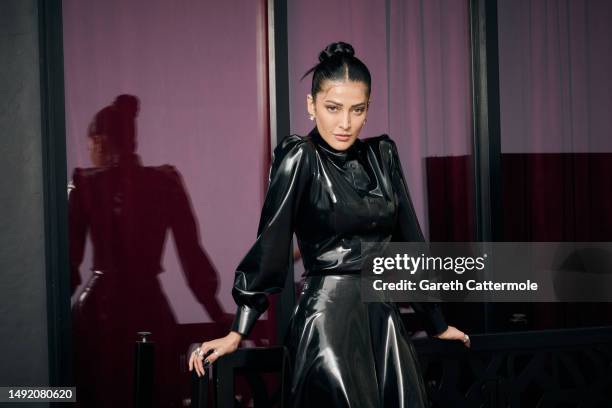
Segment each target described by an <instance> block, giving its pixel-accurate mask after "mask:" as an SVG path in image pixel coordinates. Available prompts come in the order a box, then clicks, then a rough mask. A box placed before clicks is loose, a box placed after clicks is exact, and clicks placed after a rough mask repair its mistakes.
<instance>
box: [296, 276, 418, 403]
mask: <svg viewBox="0 0 612 408" xmlns="http://www.w3.org/2000/svg"><path fill="white" fill-rule="evenodd" d="M360 290H361V285H360V279H359V276H356V275H330V276H322V275H320V276H311V277H308V278H306V280H305V284H304V289H303V290H302V295H301V297H300V301H299V303H298V305H297V308H296V310H295V313H294V316H293V319H292V321H291V327H290V330H289V335H288V339H287V346H288V347H289V350H290V355H291V357H292V366H293V379H292V384H291V399H292V401H291V402H292V403H291V405H290V406H292V407H294V408H305V407H317V408H320V407H351V408H356V407H363V408H383V407H394V408H407V407H410V408H416V407H426V406H427V397H426V392H425V387H424V385H423V380H422V378H421V375H420V370H419V366H418V359H417V356H416V353H415V351H414V347H413V345H412V343H411V342H410V340H409V338H408V337H407V334H406V332H405V329H404V327H403V324H402V322H401V320H400V317H399V312H398V311H397V307H396V306H395V305H394V304H391V303H382V302H373V303H364V302H361V300H360Z"/></svg>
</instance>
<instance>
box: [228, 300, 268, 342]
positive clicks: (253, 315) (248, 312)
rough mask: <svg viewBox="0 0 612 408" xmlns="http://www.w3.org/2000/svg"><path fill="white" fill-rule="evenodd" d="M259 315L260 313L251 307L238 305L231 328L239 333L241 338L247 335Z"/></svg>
mask: <svg viewBox="0 0 612 408" xmlns="http://www.w3.org/2000/svg"><path fill="white" fill-rule="evenodd" d="M260 315H261V313H259V312H258V311H257V310H255V309H253V308H250V307H248V306H245V305H242V306H239V307H238V309H237V310H236V317H234V323H232V328H231V330H232V331H235V332H238V333H240V334H241V335H242V336H243V338H246V337H248V335H249V333H251V330H252V329H253V326H254V325H255V322H256V321H257V319H259V316H260Z"/></svg>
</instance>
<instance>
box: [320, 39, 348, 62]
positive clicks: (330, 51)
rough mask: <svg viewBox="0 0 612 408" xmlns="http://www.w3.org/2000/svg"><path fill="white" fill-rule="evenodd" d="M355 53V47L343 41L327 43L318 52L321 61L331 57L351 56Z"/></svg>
mask: <svg viewBox="0 0 612 408" xmlns="http://www.w3.org/2000/svg"><path fill="white" fill-rule="evenodd" d="M354 55H355V49H354V48H353V46H352V45H351V44H348V43H345V42H335V43H331V44H329V45H328V46H327V47H325V49H324V50H323V51H321V53H320V54H319V61H320V62H323V61H325V60H328V59H330V58H332V57H335V56H339V57H353V56H354Z"/></svg>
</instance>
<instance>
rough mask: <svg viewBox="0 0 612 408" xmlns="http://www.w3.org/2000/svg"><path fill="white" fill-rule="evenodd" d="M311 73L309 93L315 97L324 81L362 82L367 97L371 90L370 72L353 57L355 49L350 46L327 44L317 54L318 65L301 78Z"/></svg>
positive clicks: (342, 43)
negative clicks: (365, 87) (366, 90)
mask: <svg viewBox="0 0 612 408" xmlns="http://www.w3.org/2000/svg"><path fill="white" fill-rule="evenodd" d="M310 73H312V86H311V89H310V93H311V94H312V96H313V98H314V97H316V95H317V93H319V92H320V91H321V89H322V86H323V82H325V81H328V80H329V81H338V80H349V81H355V82H363V83H364V84H366V86H367V88H368V96H369V95H370V90H371V88H372V78H371V77H370V70H368V67H366V66H365V64H364V63H363V62H361V60H360V59H359V58H357V57H355V49H354V48H353V46H352V45H351V44H348V43H345V42H335V43H331V44H329V45H328V46H327V47H325V49H324V50H323V51H321V53H320V54H319V63H318V64H317V65H315V66H314V67H312V68H310V69H309V70H308V71H307V72H306V73H305V74H304V75H303V76H302V79H304V77H306V76H307V75H308V74H310Z"/></svg>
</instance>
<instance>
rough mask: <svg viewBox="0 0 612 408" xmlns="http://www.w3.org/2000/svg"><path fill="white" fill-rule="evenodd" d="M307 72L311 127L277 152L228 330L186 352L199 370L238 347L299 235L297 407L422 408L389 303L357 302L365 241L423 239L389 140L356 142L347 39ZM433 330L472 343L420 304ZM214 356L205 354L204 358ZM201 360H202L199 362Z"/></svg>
mask: <svg viewBox="0 0 612 408" xmlns="http://www.w3.org/2000/svg"><path fill="white" fill-rule="evenodd" d="M319 60H320V62H319V63H318V64H317V65H316V66H315V67H313V68H312V69H311V70H310V71H309V72H308V73H310V72H312V73H313V79H312V92H311V94H310V95H308V98H307V103H308V112H309V114H310V117H311V119H313V120H314V121H315V123H316V127H315V128H314V129H313V130H312V131H311V132H310V134H309V135H308V136H306V137H300V136H290V137H288V138H286V139H285V140H284V141H283V143H282V144H281V145H280V146H279V147H278V148H277V149H276V150H275V152H274V160H273V164H272V168H271V172H270V185H269V189H268V193H267V195H266V199H265V203H264V206H263V210H262V215H261V221H260V224H259V231H258V237H257V241H256V242H255V244H254V245H253V247H252V248H251V250H250V251H249V252H248V253H247V255H246V256H245V258H244V259H243V260H242V262H241V263H240V265H239V266H238V268H237V271H236V278H235V283H234V289H233V296H234V299H235V300H236V302H237V304H238V313H237V315H236V318H235V321H234V324H233V327H232V331H231V332H230V333H229V334H228V335H227V336H226V337H223V338H220V339H215V340H212V341H208V342H204V343H202V346H201V347H200V348H199V349H196V351H195V352H194V353H193V354H192V355H191V358H190V369H191V368H192V367H193V366H194V365H195V368H196V370H197V371H198V374H200V373H201V372H202V370H203V366H204V365H205V364H207V363H212V362H214V361H215V360H216V359H217V358H219V357H220V356H222V355H224V354H227V353H231V352H233V351H234V350H235V349H236V348H237V346H238V344H239V342H240V340H241V339H242V338H243V337H244V336H247V335H248V334H249V331H250V330H251V328H252V327H253V324H254V323H255V321H256V320H257V318H258V317H259V316H260V314H261V313H263V311H264V310H265V309H266V307H267V306H268V301H267V297H266V294H267V293H270V292H274V291H278V290H280V289H281V288H282V286H283V284H284V282H285V272H286V270H287V265H288V262H290V259H289V255H290V243H291V238H292V234H293V232H294V231H295V233H296V235H297V238H298V243H299V246H300V251H301V253H302V257H303V261H304V266H305V269H306V273H305V276H306V279H305V284H304V289H303V291H302V295H301V298H300V300H299V303H298V305H297V307H296V309H295V312H294V315H293V318H292V323H291V329H290V332H289V335H288V337H287V345H288V347H289V349H290V352H291V356H292V359H293V361H292V363H293V379H292V384H291V394H292V399H293V405H294V406H296V407H310V406H317V407H330V406H334V407H356V406H359V407H423V406H426V405H427V402H426V393H425V390H424V386H423V381H422V379H421V376H420V373H419V370H418V365H417V357H416V355H415V352H414V349H413V346H412V343H411V342H410V340H409V339H408V338H407V335H406V331H405V329H404V327H403V325H402V323H401V321H400V317H399V312H398V309H397V307H396V306H395V305H394V304H390V303H362V302H361V300H360V279H359V274H360V270H361V264H362V261H363V259H364V258H365V256H366V255H367V254H365V253H362V251H361V243H362V242H384V241H390V240H391V241H421V240H423V235H422V233H421V230H420V227H419V224H418V220H417V218H416V215H415V212H414V210H413V207H412V203H411V201H410V197H409V195H408V190H407V187H406V183H405V181H404V176H403V174H402V169H401V166H400V163H399V158H398V153H397V150H396V147H395V144H394V143H393V141H392V140H391V139H389V137H388V136H386V135H384V136H379V137H375V138H371V139H365V140H360V139H358V138H357V137H358V135H359V133H360V131H361V129H362V127H363V125H364V124H365V121H366V116H367V113H368V105H369V98H370V73H369V71H368V69H367V67H366V66H365V65H364V64H363V63H362V62H361V61H360V60H359V59H357V58H356V57H355V56H354V51H353V48H352V47H351V46H350V45H349V44H346V43H334V44H331V45H329V46H328V47H327V48H326V49H325V50H324V51H323V52H321V54H320V56H319ZM413 306H414V308H415V310H417V312H419V313H420V314H422V315H424V316H425V317H426V319H425V320H426V321H427V322H428V323H429V324H428V326H427V331H428V333H429V334H430V335H433V336H436V337H438V338H441V339H454V340H462V341H464V343H465V344H466V345H467V346H469V338H468V337H467V336H466V335H465V334H464V333H462V332H461V331H459V330H458V329H456V328H454V327H452V326H448V325H447V324H446V323H445V321H444V318H443V316H442V314H441V313H440V310H439V308H438V306H437V305H435V304H429V303H421V304H419V303H415V304H414V305H413ZM208 353H210V354H208ZM203 358H205V360H203Z"/></svg>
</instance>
